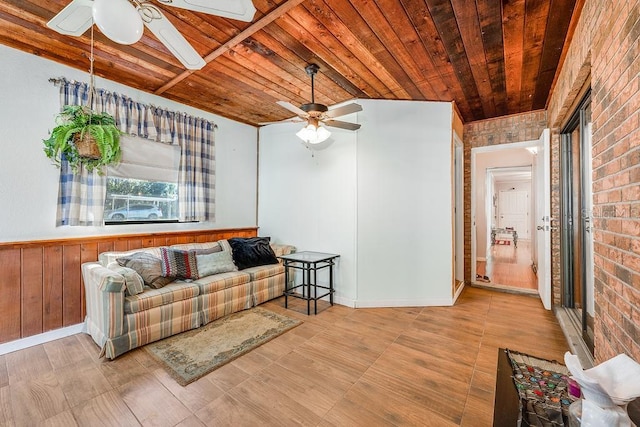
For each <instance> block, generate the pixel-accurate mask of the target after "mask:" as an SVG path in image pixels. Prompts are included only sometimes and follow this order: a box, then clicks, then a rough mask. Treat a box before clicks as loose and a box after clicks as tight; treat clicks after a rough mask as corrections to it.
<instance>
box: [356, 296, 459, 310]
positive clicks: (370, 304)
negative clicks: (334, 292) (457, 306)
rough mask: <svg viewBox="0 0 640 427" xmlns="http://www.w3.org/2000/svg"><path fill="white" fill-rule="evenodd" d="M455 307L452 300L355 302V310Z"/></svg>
mask: <svg viewBox="0 0 640 427" xmlns="http://www.w3.org/2000/svg"><path fill="white" fill-rule="evenodd" d="M451 305H453V301H452V299H451V298H430V299H418V300H416V299H398V300H368V301H367V300H365V301H361V300H358V301H355V308H381V307H449V306H451Z"/></svg>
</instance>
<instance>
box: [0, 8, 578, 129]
mask: <svg viewBox="0 0 640 427" xmlns="http://www.w3.org/2000/svg"><path fill="white" fill-rule="evenodd" d="M68 2H69V0H3V1H2V2H0V43H2V44H5V45H7V46H11V47H14V48H17V49H20V50H23V51H26V52H29V53H32V54H35V55H38V56H41V57H44V58H48V59H52V60H54V61H58V62H61V63H64V64H67V65H70V66H72V67H76V68H79V69H82V70H88V68H89V60H88V56H89V55H88V53H89V45H90V31H87V32H86V33H85V34H84V35H83V36H82V37H69V36H64V35H61V34H58V33H56V32H54V31H52V30H50V29H48V28H47V27H46V25H45V24H46V22H47V21H48V20H49V19H51V18H52V17H53V16H54V15H55V14H56V13H58V12H59V11H60V10H62V8H63V7H64V6H66V4H67V3H68ZM578 3H581V0H578ZM254 5H255V7H256V9H257V12H256V15H255V17H254V20H253V22H252V23H247V22H240V21H234V20H229V19H224V18H220V17H216V16H211V15H207V14H202V13H195V12H190V11H187V10H182V9H178V8H173V7H168V6H159V7H161V8H162V10H163V12H164V13H165V15H167V17H168V18H169V19H170V20H171V21H172V22H173V23H174V25H175V26H176V27H177V28H178V29H179V30H180V31H181V32H182V34H183V35H184V36H185V37H186V39H187V40H188V41H189V42H190V43H191V44H192V45H193V46H194V48H195V49H196V50H197V51H198V52H199V53H200V54H201V56H202V57H204V58H205V60H206V61H207V65H206V66H205V67H204V68H203V69H202V70H199V71H196V72H190V71H185V70H184V68H183V67H182V65H181V64H180V63H179V62H178V61H177V60H176V59H175V58H174V57H173V56H172V55H171V54H170V53H169V52H168V50H166V48H165V47H164V46H163V45H162V44H161V43H160V42H159V41H158V40H157V39H156V38H155V37H154V36H153V35H152V34H151V33H150V32H149V31H148V30H146V31H145V33H144V36H143V38H142V40H141V41H139V42H138V43H136V44H134V45H130V46H124V45H118V44H116V43H113V42H112V41H110V40H109V39H107V38H106V37H105V36H104V35H102V34H101V33H100V32H99V31H95V40H96V43H95V48H96V53H95V58H96V59H95V70H96V74H97V75H99V76H101V77H105V78H108V79H110V80H114V81H118V82H120V83H123V84H125V85H128V86H131V87H134V88H138V89H141V90H143V91H147V92H151V93H157V94H160V95H161V96H164V97H166V98H169V99H172V100H175V101H178V102H182V103H185V104H188V105H191V106H194V107H197V108H200V109H202V110H205V111H209V112H212V113H215V114H219V115H221V116H224V117H228V118H230V119H234V120H238V121H240V122H244V123H248V124H252V125H257V124H259V123H262V122H269V121H274V120H281V119H285V118H288V117H290V116H291V113H290V112H288V111H287V110H285V109H283V108H282V107H280V106H278V105H277V104H276V101H278V100H286V101H290V102H292V103H293V104H296V105H300V104H303V103H306V102H309V101H310V98H311V86H310V79H309V77H308V76H307V75H306V73H305V70H304V68H305V66H306V65H307V64H308V63H311V62H314V63H317V64H318V65H319V66H320V72H319V74H318V75H317V76H316V85H315V94H316V102H321V103H324V104H327V105H332V104H335V103H338V102H342V101H346V100H349V99H353V98H375V99H409V100H433V101H455V102H456V104H457V107H458V109H459V111H460V112H461V114H462V117H463V120H464V121H465V122H470V121H475V120H481V119H487V118H491V117H497V116H503V115H507V114H514V113H520V112H526V111H533V110H538V109H542V108H545V105H546V103H547V99H548V97H549V91H550V88H551V86H552V84H553V80H554V76H555V73H556V69H557V66H558V63H559V60H560V57H561V54H562V50H563V46H564V42H565V38H566V36H567V33H568V29H569V24H570V21H571V16H572V13H573V11H574V8H576V0H476V1H468V0H275V1H272V0H254ZM51 77H59V76H51Z"/></svg>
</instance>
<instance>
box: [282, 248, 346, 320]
mask: <svg viewBox="0 0 640 427" xmlns="http://www.w3.org/2000/svg"><path fill="white" fill-rule="evenodd" d="M339 256H340V255H336V254H327V253H323V252H310V251H303V252H294V253H292V254H289V255H282V256H280V257H279V258H280V259H281V260H282V264H283V265H284V274H285V276H284V277H285V279H284V281H285V285H284V286H285V289H284V307H285V308H287V307H288V305H289V297H295V298H300V299H304V300H306V301H307V315H309V314H311V301H313V313H314V314H318V300H319V299H321V298H324V297H326V296H329V302H330V303H331V305H333V293H334V292H335V290H334V289H333V266H334V265H335V260H336V258H338V257H339ZM290 268H293V269H296V270H301V271H302V283H300V284H298V285H296V284H295V283H294V284H293V285H292V286H290V281H289V277H290V276H289V274H290V273H289V269H290ZM325 268H328V269H329V285H328V286H324V285H319V284H318V282H317V277H318V276H317V273H318V271H319V270H323V269H325ZM298 289H301V290H302V294H300V293H299V292H296V290H298ZM318 289H320V292H322V291H326V292H324V293H322V294H320V295H318ZM312 291H313V292H312Z"/></svg>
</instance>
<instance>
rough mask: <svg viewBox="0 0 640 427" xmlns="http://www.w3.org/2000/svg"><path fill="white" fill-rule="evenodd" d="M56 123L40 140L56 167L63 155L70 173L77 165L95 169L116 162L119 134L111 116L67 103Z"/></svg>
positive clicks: (75, 169) (117, 158) (99, 169)
mask: <svg viewBox="0 0 640 427" xmlns="http://www.w3.org/2000/svg"><path fill="white" fill-rule="evenodd" d="M56 123H57V126H56V127H55V128H53V130H52V131H51V135H50V136H49V138H48V139H45V140H43V142H44V152H45V154H46V155H47V157H48V158H50V159H52V160H53V161H54V163H55V164H56V165H57V166H58V167H59V166H60V160H61V158H62V157H63V156H64V158H66V160H67V161H68V162H69V165H70V166H71V169H72V170H73V171H74V172H77V171H78V168H79V166H80V165H84V166H85V167H86V168H87V170H89V171H92V170H94V169H97V170H98V172H100V173H101V172H102V167H103V166H106V165H109V164H112V163H117V162H118V161H120V157H121V152H120V135H121V134H122V132H121V131H120V130H119V129H118V128H117V127H116V122H115V120H114V118H113V117H112V116H111V115H109V114H106V113H95V112H92V111H91V110H89V109H88V108H87V107H82V106H79V105H67V106H65V107H64V108H63V110H62V112H61V113H60V114H59V115H58V117H57V118H56Z"/></svg>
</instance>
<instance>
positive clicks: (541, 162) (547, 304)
mask: <svg viewBox="0 0 640 427" xmlns="http://www.w3.org/2000/svg"><path fill="white" fill-rule="evenodd" d="M536 160H537V161H536V187H537V188H536V209H535V211H536V215H537V216H538V217H537V218H536V225H537V227H536V230H537V231H536V233H537V234H536V245H537V254H538V294H539V295H540V299H541V300H542V304H543V305H544V308H546V309H547V310H551V171H550V169H551V162H550V158H549V129H545V130H544V131H543V132H542V135H541V136H540V140H539V141H538V153H537V159H536Z"/></svg>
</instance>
